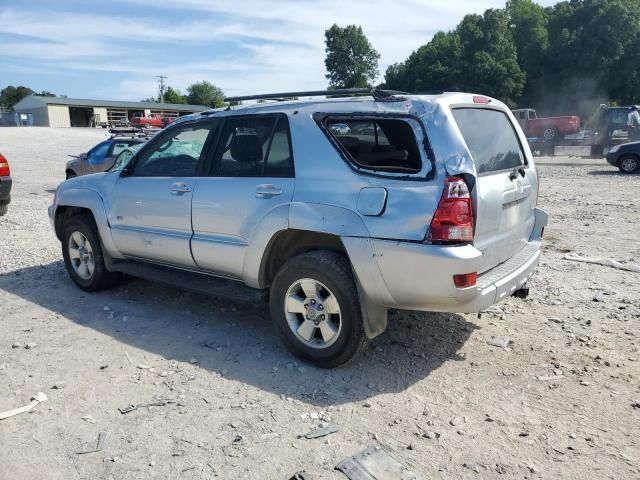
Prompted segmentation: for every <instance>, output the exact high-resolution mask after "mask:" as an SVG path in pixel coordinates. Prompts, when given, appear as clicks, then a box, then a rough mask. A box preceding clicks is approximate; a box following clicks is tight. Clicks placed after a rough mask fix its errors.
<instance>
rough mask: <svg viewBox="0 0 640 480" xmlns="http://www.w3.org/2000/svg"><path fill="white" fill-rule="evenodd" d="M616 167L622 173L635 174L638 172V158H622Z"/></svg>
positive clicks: (639, 169)
mask: <svg viewBox="0 0 640 480" xmlns="http://www.w3.org/2000/svg"><path fill="white" fill-rule="evenodd" d="M618 165H619V167H618V168H620V171H621V172H622V173H636V172H638V171H640V161H638V157H634V156H633V155H626V156H624V157H622V158H621V159H620V163H619V164H618Z"/></svg>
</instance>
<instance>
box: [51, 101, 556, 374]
mask: <svg viewBox="0 0 640 480" xmlns="http://www.w3.org/2000/svg"><path fill="white" fill-rule="evenodd" d="M329 93H335V91H332V92H326V93H325V95H326V94H329ZM276 95H277V98H282V97H291V96H303V95H302V94H276ZM305 95H308V94H305ZM393 95H397V94H391V93H388V92H381V91H373V96H372V97H371V98H365V99H363V98H362V97H357V98H354V99H348V98H346V99H345V98H340V99H331V98H327V99H319V100H316V101H309V100H304V101H289V102H278V103H265V104H250V105H245V106H240V107H236V108H232V109H225V110H224V111H209V112H204V113H197V114H193V115H190V116H188V117H182V118H180V119H178V120H176V121H175V122H174V123H173V124H172V125H171V126H169V127H167V128H166V129H165V130H163V131H162V132H161V133H160V134H158V135H156V136H155V137H154V138H153V139H152V140H150V141H149V142H148V143H147V144H145V145H144V146H142V148H141V149H140V150H139V151H138V152H137V153H136V154H135V156H133V158H132V159H131V161H130V162H129V163H128V164H127V165H126V167H125V168H123V169H122V170H117V171H112V172H107V173H100V174H96V175H91V176H86V177H79V178H74V179H71V180H69V181H67V182H64V183H63V184H62V185H61V186H60V187H59V188H58V190H57V192H56V196H55V198H54V201H53V204H52V205H51V207H50V208H49V216H50V219H51V222H52V225H53V228H54V229H55V233H56V235H57V237H58V239H59V240H60V241H61V244H62V255H63V257H64V262H65V265H66V268H67V270H68V272H69V275H70V277H71V279H72V280H73V281H74V282H75V283H76V285H77V286H78V287H80V288H81V289H83V290H86V291H98V290H102V289H106V288H109V287H112V286H114V285H115V284H117V283H118V282H119V280H120V278H121V274H122V273H126V274H130V275H134V276H138V277H143V278H147V279H151V280H156V281H160V282H163V283H165V284H170V285H174V286H176V287H178V288H190V289H193V290H196V291H199V292H203V293H209V294H213V295H219V296H226V297H229V298H232V299H242V300H244V301H249V302H255V303H258V302H263V301H266V300H267V299H268V301H269V305H270V307H269V308H270V313H271V319H272V321H273V322H274V323H275V326H276V328H277V330H278V331H279V332H280V335H281V337H282V339H283V341H284V343H285V344H286V345H287V347H288V348H289V349H290V350H291V351H292V352H293V353H294V354H295V355H297V356H299V357H300V358H302V359H304V360H305V361H308V362H311V363H313V364H316V365H319V366H321V367H335V366H337V365H340V364H342V363H344V362H346V361H348V360H349V359H350V358H352V357H353V356H354V355H355V354H357V353H358V352H360V351H361V350H362V349H363V348H364V347H365V346H366V344H367V342H368V340H369V339H371V338H373V337H375V336H377V335H379V334H381V333H382V332H384V330H385V329H386V327H387V310H388V309H389V308H397V309H410V310H426V311H439V312H478V311H481V310H483V309H485V308H487V307H489V306H490V305H492V304H494V303H496V302H499V301H501V300H503V299H505V298H507V297H509V296H510V295H516V296H524V295H526V294H527V292H528V289H527V287H526V285H527V280H528V279H529V277H530V276H531V274H532V273H533V271H534V269H535V267H536V265H537V263H538V261H539V258H540V254H541V253H540V246H541V242H542V233H543V228H544V226H545V224H546V223H547V215H546V213H545V212H544V211H543V210H541V209H539V208H537V207H536V203H537V198H538V195H537V192H538V175H537V173H536V168H535V165H534V162H533V158H532V156H531V152H530V151H529V149H528V147H527V143H526V138H525V136H524V134H523V132H522V131H521V129H520V128H519V126H518V124H517V121H516V119H515V118H514V116H513V115H512V114H511V112H510V111H509V109H508V108H507V107H506V106H505V105H504V104H503V103H501V102H499V101H497V100H494V99H491V98H487V97H483V96H478V95H470V94H463V93H447V94H441V95H408V94H407V95H404V94H402V95H401V96H393ZM251 98H254V97H251ZM243 99H244V98H243ZM228 100H229V101H235V100H239V98H236V99H228ZM334 125H347V126H348V127H349V129H350V131H352V132H353V131H358V132H367V131H368V132H371V133H370V135H369V136H365V135H364V134H360V135H358V137H357V138H356V137H353V136H349V135H337V134H336V132H335V131H334V129H333V128H332V127H333V126H334Z"/></svg>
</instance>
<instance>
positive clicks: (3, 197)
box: [0, 177, 12, 205]
mask: <svg viewBox="0 0 640 480" xmlns="http://www.w3.org/2000/svg"><path fill="white" fill-rule="evenodd" d="M11 184H12V180H11V177H0V204H1V205H5V204H7V203H9V202H10V201H11Z"/></svg>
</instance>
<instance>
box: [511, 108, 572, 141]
mask: <svg viewBox="0 0 640 480" xmlns="http://www.w3.org/2000/svg"><path fill="white" fill-rule="evenodd" d="M513 114H514V115H515V116H516V119H517V120H518V123H519V124H520V126H521V127H522V129H523V130H524V133H525V135H526V136H527V138H531V137H536V138H543V139H544V140H547V141H554V140H559V139H560V138H562V137H563V136H564V135H571V134H573V133H578V132H579V131H580V117H576V116H566V117H545V118H538V117H537V115H536V111H535V110H532V109H530V108H526V109H521V110H514V111H513Z"/></svg>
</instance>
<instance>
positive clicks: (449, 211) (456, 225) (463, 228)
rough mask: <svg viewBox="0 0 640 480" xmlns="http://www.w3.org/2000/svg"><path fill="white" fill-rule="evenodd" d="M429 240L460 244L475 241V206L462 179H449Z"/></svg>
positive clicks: (445, 184)
mask: <svg viewBox="0 0 640 480" xmlns="http://www.w3.org/2000/svg"><path fill="white" fill-rule="evenodd" d="M427 240H428V241H431V242H446V243H460V242H470V241H472V240H473V204H472V202H471V195H470V193H469V187H468V186H467V184H466V182H465V181H464V180H463V179H462V178H460V177H448V178H447V179H446V180H445V181H444V191H443V192H442V197H441V198H440V203H439V204H438V208H437V209H436V212H435V213H434V215H433V219H432V220H431V228H430V229H429V234H428V236H427Z"/></svg>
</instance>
